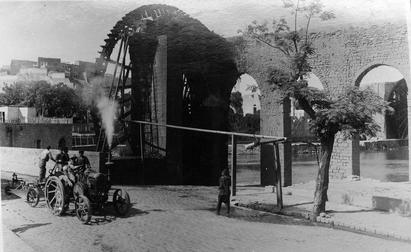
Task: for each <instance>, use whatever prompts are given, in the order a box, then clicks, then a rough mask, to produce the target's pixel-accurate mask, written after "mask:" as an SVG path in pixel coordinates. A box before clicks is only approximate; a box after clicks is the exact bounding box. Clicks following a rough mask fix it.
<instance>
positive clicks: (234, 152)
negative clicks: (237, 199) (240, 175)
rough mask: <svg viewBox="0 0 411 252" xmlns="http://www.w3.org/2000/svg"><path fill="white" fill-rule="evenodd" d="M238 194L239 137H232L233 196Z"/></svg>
mask: <svg viewBox="0 0 411 252" xmlns="http://www.w3.org/2000/svg"><path fill="white" fill-rule="evenodd" d="M236 193H237V137H236V136H235V135H232V136H231V195H232V196H235V195H236Z"/></svg>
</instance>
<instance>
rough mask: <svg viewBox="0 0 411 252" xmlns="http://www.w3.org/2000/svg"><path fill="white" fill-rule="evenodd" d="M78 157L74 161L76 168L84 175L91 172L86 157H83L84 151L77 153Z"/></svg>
mask: <svg viewBox="0 0 411 252" xmlns="http://www.w3.org/2000/svg"><path fill="white" fill-rule="evenodd" d="M78 154H79V156H78V157H77V158H76V159H75V162H74V165H76V166H78V167H79V168H78V169H80V170H81V171H82V172H83V173H84V174H87V173H89V172H90V171H91V165H90V161H89V160H88V158H87V157H86V156H84V151H83V150H79V151H78Z"/></svg>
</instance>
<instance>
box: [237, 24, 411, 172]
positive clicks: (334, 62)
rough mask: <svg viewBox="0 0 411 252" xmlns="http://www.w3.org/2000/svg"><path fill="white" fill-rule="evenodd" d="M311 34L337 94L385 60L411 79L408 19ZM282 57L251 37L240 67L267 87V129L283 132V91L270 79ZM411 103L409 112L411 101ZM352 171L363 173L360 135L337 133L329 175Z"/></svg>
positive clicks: (322, 72) (316, 65) (316, 64)
mask: <svg viewBox="0 0 411 252" xmlns="http://www.w3.org/2000/svg"><path fill="white" fill-rule="evenodd" d="M312 36H313V38H314V46H315V49H316V54H315V55H314V57H313V58H312V59H311V64H312V66H313V71H312V72H313V73H314V74H315V75H316V76H317V77H318V78H319V79H320V81H321V83H322V84H323V86H324V88H325V89H327V90H329V91H330V92H331V94H332V95H334V96H337V95H339V94H341V93H342V92H343V91H344V90H345V89H346V87H348V86H352V85H357V86H358V85H359V84H360V82H361V79H362V78H363V77H364V76H365V75H366V73H368V72H369V71H370V70H372V69H373V68H375V67H378V66H381V65H387V66H392V67H394V68H396V69H397V70H398V71H400V72H401V73H402V74H403V76H404V79H405V81H406V82H407V83H411V75H410V64H409V55H408V48H409V47H408V41H407V27H406V26H405V25H399V24H386V25H384V26H371V27H368V28H349V29H343V30H336V31H334V32H328V33H325V32H320V33H316V34H313V35H312ZM281 57H282V56H281V55H280V54H279V53H278V52H276V51H275V50H273V49H272V48H270V47H268V46H266V45H264V44H261V43H258V42H256V41H251V40H249V41H246V44H245V48H243V49H242V50H241V53H239V58H238V62H239V68H240V70H241V71H243V72H245V73H248V74H249V75H251V76H252V77H253V78H254V79H255V80H256V81H257V83H258V84H259V87H260V88H261V91H262V92H261V93H262V98H261V119H260V120H261V121H260V123H261V133H262V134H267V135H277V136H284V135H285V133H287V132H286V130H284V129H285V127H287V125H284V120H283V119H282V118H283V107H282V105H281V104H279V103H278V101H279V98H278V94H276V93H275V92H274V91H272V90H271V88H270V87H269V85H268V84H267V80H268V74H269V72H270V67H271V66H273V65H277V66H281ZM407 85H408V84H407ZM408 108H409V110H408V111H409V113H410V105H408ZM410 118H411V117H410V116H409V121H410ZM409 124H410V123H409ZM284 157H286V156H283V158H284ZM348 175H360V167H359V147H358V141H357V140H353V141H352V140H345V139H343V138H342V137H341V136H340V135H338V136H337V138H336V140H335V142H334V153H333V156H332V161H331V170H330V177H331V178H343V177H346V176H348Z"/></svg>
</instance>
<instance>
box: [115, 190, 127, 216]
mask: <svg viewBox="0 0 411 252" xmlns="http://www.w3.org/2000/svg"><path fill="white" fill-rule="evenodd" d="M113 206H114V210H115V211H116V213H117V214H119V215H120V216H124V215H126V214H127V213H128V211H129V210H130V196H128V193H127V192H126V190H124V189H117V190H116V191H115V192H114V194H113Z"/></svg>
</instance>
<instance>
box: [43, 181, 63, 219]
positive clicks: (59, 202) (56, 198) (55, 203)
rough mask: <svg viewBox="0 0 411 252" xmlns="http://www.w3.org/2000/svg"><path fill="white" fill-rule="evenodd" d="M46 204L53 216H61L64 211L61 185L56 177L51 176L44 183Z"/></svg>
mask: <svg viewBox="0 0 411 252" xmlns="http://www.w3.org/2000/svg"><path fill="white" fill-rule="evenodd" d="M45 187H46V203H47V206H48V208H49V209H50V211H51V212H52V213H53V214H54V215H62V214H63V213H64V211H65V210H66V209H65V208H64V205H65V202H64V201H65V195H64V194H65V192H64V186H63V183H62V182H61V181H60V179H59V178H58V177H55V176H51V177H49V178H48V179H47V181H46V186H45Z"/></svg>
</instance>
